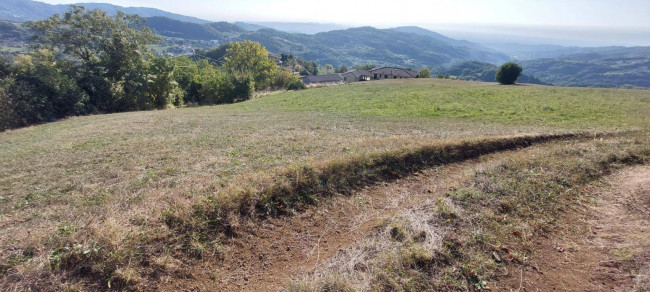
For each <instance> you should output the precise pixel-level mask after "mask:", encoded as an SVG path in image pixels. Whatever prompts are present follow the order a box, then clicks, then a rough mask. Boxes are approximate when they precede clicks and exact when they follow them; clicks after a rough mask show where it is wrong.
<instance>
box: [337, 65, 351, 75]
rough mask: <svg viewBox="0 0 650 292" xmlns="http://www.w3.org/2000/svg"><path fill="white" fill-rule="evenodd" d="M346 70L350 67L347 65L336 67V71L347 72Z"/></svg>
mask: <svg viewBox="0 0 650 292" xmlns="http://www.w3.org/2000/svg"><path fill="white" fill-rule="evenodd" d="M345 72H348V67H346V66H345V65H341V67H339V68H338V69H336V73H345Z"/></svg>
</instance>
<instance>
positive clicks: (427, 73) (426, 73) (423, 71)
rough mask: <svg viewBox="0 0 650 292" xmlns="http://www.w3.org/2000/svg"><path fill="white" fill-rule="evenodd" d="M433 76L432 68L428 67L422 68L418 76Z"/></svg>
mask: <svg viewBox="0 0 650 292" xmlns="http://www.w3.org/2000/svg"><path fill="white" fill-rule="evenodd" d="M430 77H431V70H429V69H427V68H422V69H420V72H418V78H430Z"/></svg>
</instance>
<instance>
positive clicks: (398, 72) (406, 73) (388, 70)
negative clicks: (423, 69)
mask: <svg viewBox="0 0 650 292" xmlns="http://www.w3.org/2000/svg"><path fill="white" fill-rule="evenodd" d="M370 73H372V74H380V75H393V76H400V77H410V78H415V77H417V76H418V73H417V72H414V71H411V70H409V69H402V68H393V67H381V68H376V69H372V70H370Z"/></svg>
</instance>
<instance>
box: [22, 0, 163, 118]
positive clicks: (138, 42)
mask: <svg viewBox="0 0 650 292" xmlns="http://www.w3.org/2000/svg"><path fill="white" fill-rule="evenodd" d="M142 22H143V20H142V19H141V18H140V17H139V16H137V15H127V14H124V13H122V12H118V13H117V14H116V15H115V16H114V17H110V16H108V15H107V14H106V12H103V11H100V10H86V9H85V8H83V7H81V6H72V7H71V9H70V11H68V12H66V13H65V14H64V15H63V16H62V17H61V16H59V15H58V14H57V15H54V16H52V17H51V18H49V19H46V20H42V21H37V22H34V23H31V24H30V25H29V26H30V27H31V28H32V29H33V30H34V31H35V33H36V35H35V36H34V37H33V40H34V41H35V47H36V48H46V49H49V50H51V51H52V52H53V53H54V56H56V57H55V58H56V63H57V64H58V66H59V67H61V68H65V70H66V74H67V75H68V76H71V77H72V78H73V79H75V80H76V82H77V84H78V85H79V87H80V88H81V89H83V90H84V91H85V92H86V94H87V95H88V96H89V106H90V107H91V108H92V109H91V111H96V112H115V111H127V110H138V109H148V108H152V107H154V103H153V101H152V100H151V99H150V98H149V97H148V96H147V94H146V86H147V73H148V72H147V69H148V66H147V62H148V61H149V60H150V59H151V58H152V57H153V53H152V51H151V49H149V47H148V46H149V45H151V44H153V43H155V42H156V41H158V39H159V38H158V37H156V36H155V35H154V34H153V33H152V32H151V30H150V29H149V28H147V27H145V26H143V25H142Z"/></svg>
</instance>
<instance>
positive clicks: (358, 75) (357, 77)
mask: <svg viewBox="0 0 650 292" xmlns="http://www.w3.org/2000/svg"><path fill="white" fill-rule="evenodd" d="M341 76H342V77H343V80H344V81H345V82H357V81H368V80H370V71H368V70H361V69H356V70H350V71H348V72H345V73H343V74H341Z"/></svg>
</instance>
